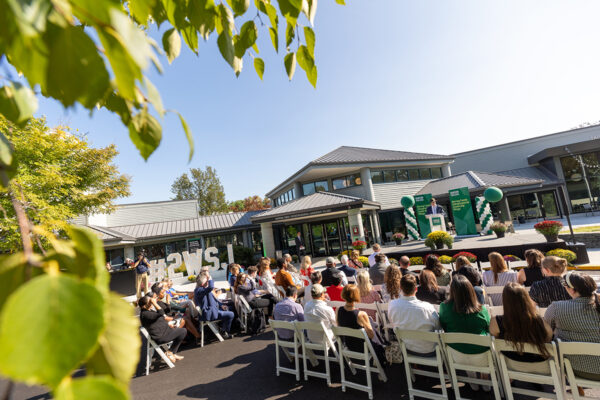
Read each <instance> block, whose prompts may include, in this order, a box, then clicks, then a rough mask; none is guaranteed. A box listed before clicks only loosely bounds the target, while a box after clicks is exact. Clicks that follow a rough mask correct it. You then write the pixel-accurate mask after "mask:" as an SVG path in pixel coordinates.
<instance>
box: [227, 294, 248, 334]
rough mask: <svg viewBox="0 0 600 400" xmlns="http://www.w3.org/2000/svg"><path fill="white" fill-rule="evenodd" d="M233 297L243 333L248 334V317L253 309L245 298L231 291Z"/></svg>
mask: <svg viewBox="0 0 600 400" xmlns="http://www.w3.org/2000/svg"><path fill="white" fill-rule="evenodd" d="M231 297H232V300H233V305H234V307H235V310H236V311H237V314H238V321H240V326H241V327H242V332H243V333H246V332H248V315H249V314H250V313H251V312H252V308H251V307H250V304H248V302H247V301H246V299H245V298H244V296H238V295H237V294H235V292H234V291H233V290H232V291H231Z"/></svg>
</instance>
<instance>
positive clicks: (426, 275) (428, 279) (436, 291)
mask: <svg viewBox="0 0 600 400" xmlns="http://www.w3.org/2000/svg"><path fill="white" fill-rule="evenodd" d="M419 282H420V283H421V284H420V285H419V289H418V290H417V294H416V297H417V299H419V300H420V301H425V302H427V303H431V304H441V303H443V302H444V300H446V295H447V292H448V289H447V288H446V287H445V286H438V283H437V279H436V278H435V274H434V273H433V272H432V271H430V270H428V269H423V270H421V274H420V275H419Z"/></svg>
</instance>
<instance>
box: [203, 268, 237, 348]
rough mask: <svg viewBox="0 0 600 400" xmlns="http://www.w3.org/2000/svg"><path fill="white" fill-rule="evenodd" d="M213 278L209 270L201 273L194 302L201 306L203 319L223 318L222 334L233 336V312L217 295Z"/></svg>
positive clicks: (227, 336) (225, 336) (224, 336)
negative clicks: (231, 333)
mask: <svg viewBox="0 0 600 400" xmlns="http://www.w3.org/2000/svg"><path fill="white" fill-rule="evenodd" d="M214 289H215V286H214V283H213V280H212V278H211V276H210V274H209V273H208V272H206V273H201V274H200V275H198V278H197V279H196V290H194V303H195V304H196V305H197V306H198V307H200V311H201V312H202V315H200V320H201V321H215V320H221V324H222V326H221V336H223V338H225V339H229V338H231V335H230V331H231V323H232V321H233V318H234V316H235V315H234V314H233V312H231V311H229V308H228V307H227V306H226V305H225V304H223V303H221V302H220V301H219V300H217V298H216V297H215V295H214V293H213V290H214Z"/></svg>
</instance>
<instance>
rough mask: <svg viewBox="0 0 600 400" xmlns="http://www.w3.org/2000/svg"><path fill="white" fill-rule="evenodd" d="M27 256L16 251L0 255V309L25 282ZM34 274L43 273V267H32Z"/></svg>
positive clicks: (0, 309)
mask: <svg viewBox="0 0 600 400" xmlns="http://www.w3.org/2000/svg"><path fill="white" fill-rule="evenodd" d="M25 263H26V260H25V256H24V255H23V253H15V254H11V255H10V256H2V257H0V311H2V307H3V306H4V303H5V302H6V300H7V299H8V298H9V297H10V295H11V294H12V293H13V292H14V291H16V290H17V289H18V288H19V287H20V286H21V285H22V284H23V283H25ZM31 271H32V276H38V275H41V274H42V273H43V270H42V269H41V268H32V270H31Z"/></svg>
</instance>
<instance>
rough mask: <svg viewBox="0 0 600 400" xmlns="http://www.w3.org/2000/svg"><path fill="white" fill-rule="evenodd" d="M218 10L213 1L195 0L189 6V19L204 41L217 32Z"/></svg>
mask: <svg viewBox="0 0 600 400" xmlns="http://www.w3.org/2000/svg"><path fill="white" fill-rule="evenodd" d="M217 17H218V15H217V10H216V8H215V3H214V1H213V0H194V1H190V2H189V5H188V19H189V20H190V23H191V24H192V25H193V26H194V28H196V29H197V30H198V32H199V33H200V36H202V38H203V39H204V40H208V35H209V34H210V33H211V32H212V31H213V30H215V25H216V19H217Z"/></svg>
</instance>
